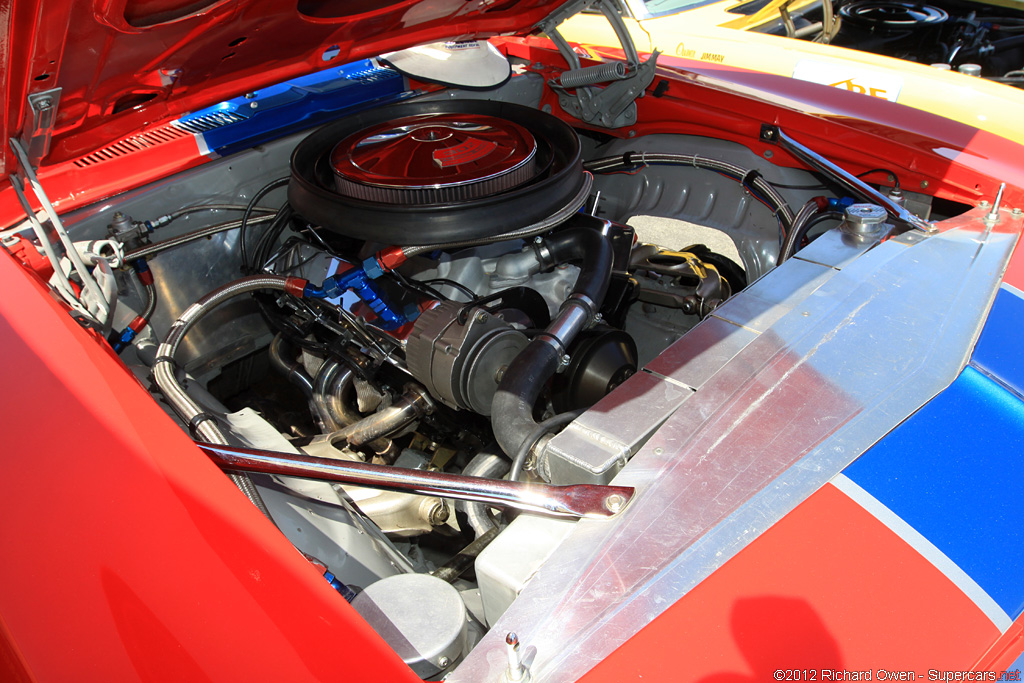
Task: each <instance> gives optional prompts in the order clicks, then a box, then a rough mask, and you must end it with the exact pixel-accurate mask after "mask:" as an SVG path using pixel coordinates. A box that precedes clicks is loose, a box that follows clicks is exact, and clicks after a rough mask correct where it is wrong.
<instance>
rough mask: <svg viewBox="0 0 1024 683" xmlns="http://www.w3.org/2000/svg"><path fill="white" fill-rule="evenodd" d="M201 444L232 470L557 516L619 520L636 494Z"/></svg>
mask: <svg viewBox="0 0 1024 683" xmlns="http://www.w3.org/2000/svg"><path fill="white" fill-rule="evenodd" d="M197 445H198V446H199V447H200V448H201V449H202V450H203V451H204V452H205V453H206V454H207V455H208V456H210V458H211V459H212V460H213V461H214V463H216V464H217V466H218V467H220V468H221V469H224V470H228V471H233V472H262V473H264V474H277V475H283V476H290V477H306V478H308V479H319V480H324V481H336V482H339V483H342V484H355V485H357V486H365V487H368V488H378V489H384V490H389V491H403V492H406V493H416V494H420V495H428V496H440V497H442V498H454V499H456V500H471V501H477V502H481V503H487V504H488V505H493V506H494V507H503V508H514V509H516V510H523V511H526V512H534V513H538V514H543V515H550V516H553V517H569V518H579V517H594V518H607V517H613V516H615V515H616V514H618V513H619V512H621V511H622V510H623V509H624V508H625V507H626V505H627V503H628V502H629V500H630V499H631V498H632V497H633V494H634V489H633V488H632V487H628V486H592V485H587V484H578V485H575V486H550V485H547V484H520V483H516V482H511V481H503V480H495V479H479V478H476V477H466V476H463V475H460V474H445V473H443V472H430V471H427V470H414V469H408V468H405V467H391V466H387V465H371V464H368V463H361V462H349V461H345V460H329V459H327V458H314V457H311V456H308V455H298V454H293V453H278V452H275V451H264V450H255V449H248V448H237V447H234V446H225V445H219V444H209V443H198V444H197Z"/></svg>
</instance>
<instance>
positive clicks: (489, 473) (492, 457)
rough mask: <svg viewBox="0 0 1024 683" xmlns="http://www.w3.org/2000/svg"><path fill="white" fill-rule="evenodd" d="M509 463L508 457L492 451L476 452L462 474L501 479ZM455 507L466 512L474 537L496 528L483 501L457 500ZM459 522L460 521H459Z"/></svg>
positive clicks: (507, 469) (506, 471)
mask: <svg viewBox="0 0 1024 683" xmlns="http://www.w3.org/2000/svg"><path fill="white" fill-rule="evenodd" d="M509 466H510V463H509V461H508V458H503V457H502V456H500V455H496V454H494V453H486V452H482V453H477V454H476V455H474V456H473V459H472V460H470V461H469V464H468V465H466V467H465V469H463V470H462V474H463V475H465V476H467V477H484V478H486V479H501V478H502V477H503V476H505V474H507V473H508V471H509ZM455 507H456V509H458V510H462V511H463V512H465V513H466V522H467V523H468V524H469V528H470V529H472V530H473V535H474V537H479V536H483V535H484V534H486V533H487V532H488V531H490V530H491V529H494V528H496V527H495V524H494V520H492V519H491V515H490V513H489V512H488V511H487V506H486V505H484V504H483V503H469V502H466V501H461V500H460V501H459V502H457V503H456V504H455ZM460 524H461V522H460Z"/></svg>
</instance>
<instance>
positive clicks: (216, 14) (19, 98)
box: [0, 0, 564, 176]
mask: <svg viewBox="0 0 1024 683" xmlns="http://www.w3.org/2000/svg"><path fill="white" fill-rule="evenodd" d="M563 2H564V0H323V1H315V0H298V1H297V2H296V0H206V1H205V2H204V1H202V0H199V1H196V0H18V2H13V3H12V2H6V3H0V26H2V30H3V34H2V35H3V43H2V44H0V67H2V68H0V79H2V80H0V92H2V94H3V97H4V108H3V109H4V111H3V115H2V116H3V119H2V121H0V127H2V129H0V133H2V137H3V139H4V140H5V142H6V140H7V139H8V138H11V137H19V136H20V135H22V133H23V131H24V129H25V128H26V127H32V125H33V123H32V120H33V116H32V111H31V108H30V107H29V106H28V98H29V96H30V95H33V94H36V93H42V92H46V91H51V90H54V89H55V88H60V92H59V95H58V97H55V98H54V101H55V102H58V101H59V106H58V107H57V109H56V112H57V113H56V119H55V121H54V124H53V129H52V138H51V145H50V149H49V154H48V155H47V156H46V158H45V160H44V162H43V163H44V164H45V163H57V162H60V161H64V160H67V159H69V158H74V157H76V156H79V155H81V154H83V153H84V152H88V151H91V150H94V149H96V148H97V147H98V146H100V145H103V144H105V143H109V142H112V141H114V140H117V139H120V138H122V137H124V136H125V135H128V134H130V133H132V132H133V131H136V130H138V129H140V128H142V127H144V126H145V125H147V124H149V123H152V122H154V121H158V120H161V119H165V118H166V117H168V116H174V115H180V114H183V113H187V112H189V111H194V110H196V109H199V108H202V107H204V106H208V105H210V104H213V103H215V102H218V101H221V100H224V99H226V98H228V97H232V96H237V95H238V94H240V93H243V92H247V91H250V90H254V89H257V88H260V87H263V86H266V85H269V84H271V83H275V82H280V81H282V80H285V79H288V78H294V77H296V76H300V75H303V74H306V73H310V72H313V71H317V70H320V69H323V68H325V67H327V66H329V65H330V64H344V63H346V62H349V61H352V60H354V59H358V58H365V57H373V56H376V55H378V54H381V53H383V52H387V51H391V50H397V49H402V48H404V47H409V46H412V45H416V44H421V43H427V42H432V41H437V40H441V39H446V38H458V39H469V38H475V37H486V36H491V35H496V34H514V33H527V32H529V31H530V30H531V29H532V28H533V27H534V26H535V25H536V24H537V22H539V21H540V20H542V19H543V18H544V17H546V16H547V15H548V14H549V13H550V12H551V11H552V10H553V9H554V8H556V7H557V6H558V5H560V4H562V3H563ZM58 98H59V99H58ZM0 163H2V165H3V170H4V175H5V176H6V175H7V174H8V173H10V172H11V171H12V170H13V168H14V166H15V164H14V160H13V158H12V155H11V150H10V148H9V146H8V145H7V144H4V145H3V148H2V150H0Z"/></svg>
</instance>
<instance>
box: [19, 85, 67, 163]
mask: <svg viewBox="0 0 1024 683" xmlns="http://www.w3.org/2000/svg"><path fill="white" fill-rule="evenodd" d="M60 92H61V89H60V88H52V89H50V90H44V91H42V92H36V93H32V94H30V95H29V96H28V113H29V117H30V118H29V120H28V121H27V122H26V125H25V128H24V130H23V131H22V133H21V146H22V147H23V148H24V150H25V154H26V156H27V157H28V162H29V163H30V164H31V165H32V167H33V168H38V166H39V162H40V161H41V160H42V159H43V158H45V157H46V155H47V154H48V153H49V152H50V135H51V134H52V133H53V124H54V122H56V120H57V106H58V105H59V104H60Z"/></svg>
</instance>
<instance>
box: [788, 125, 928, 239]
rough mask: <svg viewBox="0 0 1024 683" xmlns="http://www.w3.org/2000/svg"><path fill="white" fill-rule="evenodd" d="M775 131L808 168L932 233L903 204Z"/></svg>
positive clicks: (915, 226) (891, 213) (891, 214)
mask: <svg viewBox="0 0 1024 683" xmlns="http://www.w3.org/2000/svg"><path fill="white" fill-rule="evenodd" d="M777 130H778V140H777V142H778V143H779V146H780V147H782V148H783V149H784V150H786V151H787V152H789V153H790V154H792V155H793V156H795V157H796V158H797V159H799V160H800V161H802V162H804V163H805V164H807V165H808V166H810V167H811V168H814V169H817V170H819V171H821V172H822V173H824V174H825V175H827V176H829V177H830V178H832V179H833V180H835V181H836V182H837V183H839V184H840V185H842V186H843V187H845V188H846V189H847V190H849V191H850V192H851V193H853V194H854V195H857V196H858V197H860V198H861V199H863V200H864V201H867V202H871V203H872V204H878V205H879V206H881V207H883V208H884V209H885V210H886V212H888V214H889V215H890V216H892V217H893V218H895V219H897V220H898V221H900V222H901V223H905V224H906V225H908V226H910V227H911V228H914V229H915V230H921V231H922V232H927V233H931V232H934V231H935V228H934V227H933V226H932V224H931V223H929V222H928V221H926V220H924V219H923V218H921V217H919V216H915V215H914V214H912V213H911V212H909V211H907V210H906V209H905V208H904V207H902V206H900V205H899V204H897V203H896V202H894V201H893V200H891V199H889V198H888V197H887V196H885V195H884V194H883V193H881V192H879V191H878V190H876V189H875V188H873V187H871V186H870V185H868V184H867V183H865V182H864V181H863V180H861V179H860V178H858V177H857V176H855V175H853V174H852V173H850V172H848V171H845V170H843V169H842V168H840V167H839V166H836V165H835V164H834V163H832V162H831V161H829V160H828V159H826V158H825V157H823V156H821V155H820V154H818V153H817V152H815V151H814V150H812V149H810V148H809V147H806V146H805V145H802V144H800V143H799V142H797V141H796V140H794V139H793V138H791V137H789V136H788V135H786V134H785V133H784V132H783V131H782V130H781V129H777Z"/></svg>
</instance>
